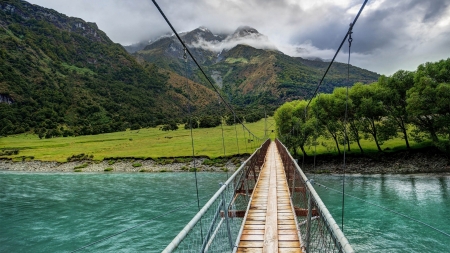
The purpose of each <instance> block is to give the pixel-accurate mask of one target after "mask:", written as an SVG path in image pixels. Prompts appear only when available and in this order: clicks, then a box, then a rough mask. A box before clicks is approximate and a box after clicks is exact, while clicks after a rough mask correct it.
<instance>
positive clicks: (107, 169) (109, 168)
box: [104, 167, 114, 171]
mask: <svg viewBox="0 0 450 253" xmlns="http://www.w3.org/2000/svg"><path fill="white" fill-rule="evenodd" d="M113 170H114V169H113V168H111V167H108V168H106V169H104V171H113Z"/></svg>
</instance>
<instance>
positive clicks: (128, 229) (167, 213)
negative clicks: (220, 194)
mask: <svg viewBox="0 0 450 253" xmlns="http://www.w3.org/2000/svg"><path fill="white" fill-rule="evenodd" d="M208 197H211V196H208ZM208 197H203V198H202V199H206V198H208ZM193 205H195V203H189V204H186V205H182V206H179V207H177V208H175V209H172V210H170V211H168V212H164V213H162V214H160V215H158V216H156V217H153V218H151V219H150V220H147V221H145V222H143V223H140V224H137V225H135V226H132V227H130V228H127V229H124V230H122V231H119V232H117V233H115V234H112V235H109V236H106V237H103V238H102V239H99V240H97V241H95V242H92V243H89V244H87V245H84V246H83V247H81V248H78V249H76V250H73V251H71V252H70V253H73V252H78V251H81V250H84V249H86V248H89V247H91V246H93V245H96V244H98V243H100V242H103V241H106V240H108V239H110V238H113V237H116V236H118V235H121V234H123V233H126V232H128V231H130V230H133V229H135V228H138V227H141V226H144V225H146V224H148V223H150V222H152V221H154V220H157V219H159V218H162V217H164V216H167V215H169V214H171V213H174V212H176V211H179V210H181V209H184V208H186V207H188V206H193Z"/></svg>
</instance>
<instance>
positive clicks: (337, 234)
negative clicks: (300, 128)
mask: <svg viewBox="0 0 450 253" xmlns="http://www.w3.org/2000/svg"><path fill="white" fill-rule="evenodd" d="M276 143H277V146H279V147H282V148H283V149H284V150H281V148H279V151H280V152H281V151H283V153H285V154H287V156H288V158H289V159H290V160H291V162H292V164H293V165H294V166H295V169H296V171H297V172H298V173H299V175H300V176H301V178H302V180H303V182H304V183H305V185H306V187H307V189H308V192H309V194H310V197H312V200H313V201H314V202H315V204H316V206H317V208H318V210H319V212H320V213H321V216H322V217H323V218H324V220H325V222H326V223H327V225H328V227H329V228H330V230H331V231H330V232H331V233H332V236H333V238H334V239H335V243H336V242H337V243H339V245H335V246H337V247H338V248H340V250H339V252H345V253H353V252H354V250H353V248H352V246H351V245H350V243H349V242H348V240H347V238H346V237H345V235H344V233H342V231H341V229H340V228H339V225H338V224H337V223H336V221H335V220H334V218H333V217H332V216H331V214H330V212H329V211H328V209H327V208H326V206H325V204H324V203H323V202H322V200H321V199H320V197H319V195H318V194H317V192H316V190H315V189H314V187H313V185H312V184H311V182H310V180H309V179H308V178H307V177H306V175H305V174H304V173H303V171H302V170H301V168H300V166H298V164H297V163H296V162H295V161H294V159H293V157H292V156H291V154H290V153H289V151H288V149H287V148H286V146H284V144H283V143H281V142H280V141H279V140H278V139H276ZM283 162H285V161H283ZM285 166H286V165H285ZM308 215H309V216H310V215H311V210H309V211H308ZM307 226H310V225H309V224H307ZM307 243H308V242H307ZM307 252H310V250H309V249H307Z"/></svg>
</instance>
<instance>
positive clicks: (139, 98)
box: [0, 0, 217, 137]
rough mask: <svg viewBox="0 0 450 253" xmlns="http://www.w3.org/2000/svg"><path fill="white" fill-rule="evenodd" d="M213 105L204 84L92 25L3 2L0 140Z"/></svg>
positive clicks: (104, 126) (17, 1)
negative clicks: (138, 54) (135, 53)
mask: <svg viewBox="0 0 450 253" xmlns="http://www.w3.org/2000/svg"><path fill="white" fill-rule="evenodd" d="M186 89H189V91H190V92H193V94H194V95H192V96H191V97H192V100H193V104H192V105H191V108H194V109H196V110H197V111H199V112H201V111H202V110H207V108H208V105H209V104H210V103H216V101H217V100H216V97H215V96H214V93H213V92H212V91H211V90H210V89H207V88H205V87H204V86H202V85H199V84H197V83H194V82H192V81H190V82H188V83H186V82H185V79H184V78H182V77H180V76H179V75H177V74H176V73H173V72H171V71H170V70H163V69H161V68H159V67H157V66H155V65H154V64H149V63H146V62H138V60H137V59H136V58H134V57H132V56H131V55H130V54H129V53H127V52H126V51H125V49H124V48H123V47H122V46H121V45H119V44H116V43H113V42H112V41H111V40H110V39H109V38H108V36H107V35H106V34H105V33H104V32H103V31H101V30H99V29H98V27H97V25H96V24H95V23H90V22H85V21H84V20H82V19H79V18H73V17H67V16H66V15H63V14H60V13H58V12H56V11H54V10H51V9H46V8H43V7H40V6H38V5H33V4H30V3H28V2H26V1H21V0H7V1H1V2H0V136H1V135H7V134H14V133H22V132H29V131H31V132H35V133H39V135H40V136H47V137H52V136H58V135H73V134H75V135H77V134H98V133H103V132H112V131H119V130H124V129H126V128H129V127H131V128H133V129H135V128H139V127H147V126H155V125H157V124H161V123H164V122H166V121H170V120H174V119H177V118H178V119H180V120H179V121H181V118H183V117H185V115H186V111H187V104H188V100H187V97H188V94H187V91H186Z"/></svg>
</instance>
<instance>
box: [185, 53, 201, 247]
mask: <svg viewBox="0 0 450 253" xmlns="http://www.w3.org/2000/svg"><path fill="white" fill-rule="evenodd" d="M183 59H184V71H185V78H186V89H189V79H188V58H187V54H186V48H184V54H183ZM191 93H192V91H191V90H190V89H189V92H188V96H189V101H188V114H189V128H190V130H191V147H192V161H193V163H194V177H195V190H196V192H197V208H198V211H199V212H200V198H199V196H198V178H197V165H196V161H195V146H194V134H193V129H192V128H193V127H192V111H191V104H190V102H191V101H192V97H191ZM201 224H202V220H201V219H200V235H201V238H202V242H203V229H202V226H201Z"/></svg>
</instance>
